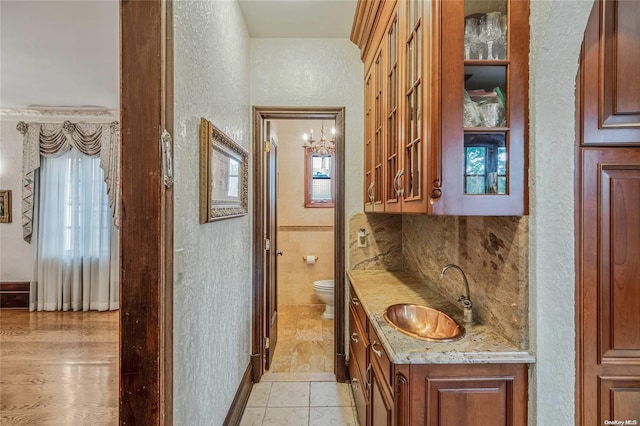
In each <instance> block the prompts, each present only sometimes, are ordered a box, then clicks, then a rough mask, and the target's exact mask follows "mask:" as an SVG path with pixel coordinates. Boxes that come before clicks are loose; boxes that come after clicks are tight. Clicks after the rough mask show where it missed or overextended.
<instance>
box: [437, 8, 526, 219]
mask: <svg viewBox="0 0 640 426" xmlns="http://www.w3.org/2000/svg"><path fill="white" fill-rule="evenodd" d="M441 5H442V11H441V14H442V20H441V23H442V28H446V29H447V33H446V37H445V36H444V35H443V36H442V51H443V54H442V56H441V57H442V63H441V88H440V90H441V111H440V116H441V124H442V128H441V137H440V140H439V143H441V152H442V154H441V161H442V187H441V190H442V196H441V197H440V199H439V200H438V201H437V202H435V203H434V205H433V211H432V213H433V214H445V215H491V216H500V215H512V216H521V215H525V214H528V191H527V187H528V182H527V167H528V162H527V152H528V135H527V132H528V126H527V122H528V107H527V104H528V80H529V74H528V55H529V2H528V1H527V0H501V1H492V2H482V1H471V0H467V1H444V2H442V3H441Z"/></svg>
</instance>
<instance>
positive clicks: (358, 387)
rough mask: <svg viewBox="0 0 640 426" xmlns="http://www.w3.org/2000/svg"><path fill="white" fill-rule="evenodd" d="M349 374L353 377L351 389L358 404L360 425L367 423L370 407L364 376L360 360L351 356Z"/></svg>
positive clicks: (364, 425) (357, 412)
mask: <svg viewBox="0 0 640 426" xmlns="http://www.w3.org/2000/svg"><path fill="white" fill-rule="evenodd" d="M349 376H350V377H351V390H352V393H353V400H354V402H355V406H356V414H357V416H358V423H359V424H360V426H366V425H367V411H368V408H369V404H368V399H367V394H366V390H367V389H366V387H365V381H364V378H363V376H362V374H361V372H360V367H359V365H358V361H356V360H355V359H354V358H351V357H349Z"/></svg>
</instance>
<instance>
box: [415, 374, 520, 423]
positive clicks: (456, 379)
mask: <svg viewBox="0 0 640 426" xmlns="http://www.w3.org/2000/svg"><path fill="white" fill-rule="evenodd" d="M410 386H411V424H412V425H425V426H459V425H475V426H525V425H526V424H527V366H526V365H524V364H475V365H422V366H415V367H413V366H412V370H411V384H410Z"/></svg>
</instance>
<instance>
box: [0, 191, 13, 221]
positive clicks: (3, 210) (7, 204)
mask: <svg viewBox="0 0 640 426" xmlns="http://www.w3.org/2000/svg"><path fill="white" fill-rule="evenodd" d="M0 223H11V190H10V189H3V190H0Z"/></svg>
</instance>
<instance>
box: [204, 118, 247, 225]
mask: <svg viewBox="0 0 640 426" xmlns="http://www.w3.org/2000/svg"><path fill="white" fill-rule="evenodd" d="M248 156H249V154H248V152H247V151H246V150H245V149H244V148H242V147H241V146H240V145H238V144H237V143H235V142H234V141H233V140H232V139H231V138H230V137H228V136H227V135H225V134H224V133H223V132H222V131H221V130H220V129H218V128H217V127H216V126H214V125H213V123H211V122H210V121H209V120H207V119H205V118H201V120H200V223H206V222H213V221H215V220H221V219H227V218H231V217H237V216H243V215H245V214H247V212H248V209H249V193H248V185H249V164H248Z"/></svg>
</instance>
